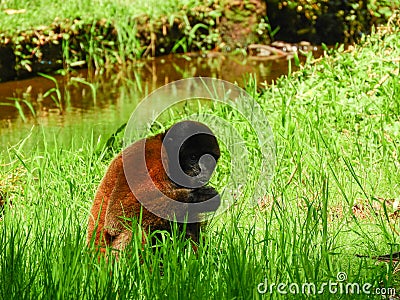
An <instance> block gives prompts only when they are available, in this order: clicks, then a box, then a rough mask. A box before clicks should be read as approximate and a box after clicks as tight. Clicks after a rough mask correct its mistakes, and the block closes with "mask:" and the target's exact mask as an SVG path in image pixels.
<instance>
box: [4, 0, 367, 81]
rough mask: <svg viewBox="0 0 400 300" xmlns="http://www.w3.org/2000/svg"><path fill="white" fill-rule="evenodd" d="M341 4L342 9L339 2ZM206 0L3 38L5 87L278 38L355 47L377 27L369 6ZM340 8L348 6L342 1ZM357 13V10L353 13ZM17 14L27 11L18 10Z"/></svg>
mask: <svg viewBox="0 0 400 300" xmlns="http://www.w3.org/2000/svg"><path fill="white" fill-rule="evenodd" d="M339 2H340V3H339ZM339 2H338V1H324V2H318V1H313V0H311V1H310V0H292V1H283V2H282V1H276V0H235V1H227V0H221V1H207V2H205V3H204V4H202V5H200V6H196V7H183V8H181V9H180V10H179V11H177V12H176V13H174V15H173V16H172V17H171V16H164V17H160V18H158V19H152V18H151V17H149V16H146V15H141V16H140V17H136V18H130V17H128V19H127V21H126V22H124V23H121V22H120V23H118V22H116V21H113V20H111V19H102V20H97V21H94V22H93V21H88V20H83V19H80V18H75V19H72V20H69V19H65V20H60V19H56V20H54V21H53V23H52V24H49V25H48V26H42V27H39V28H33V29H29V30H25V31H24V32H20V33H19V34H18V35H17V36H8V35H7V33H4V32H3V33H2V32H0V82H2V81H8V80H13V79H21V78H25V77H29V76H31V75H34V74H37V73H39V72H44V73H45V72H51V71H54V70H57V69H62V68H63V69H66V70H68V69H70V68H75V67H81V66H88V67H94V68H99V67H105V66H109V65H114V64H123V63H124V62H126V61H132V60H136V59H137V58H141V57H145V56H160V55H165V54H168V53H182V52H185V53H186V52H194V51H209V50H215V51H223V52H229V51H232V50H235V49H241V50H242V51H243V50H248V49H247V47H248V45H250V44H264V45H269V44H270V43H271V42H272V40H273V39H274V38H275V39H276V38H278V39H282V40H286V41H290V42H300V41H303V40H307V41H311V42H312V43H313V44H315V43H322V42H324V43H326V44H333V43H336V42H344V43H349V42H354V41H355V40H356V38H357V37H359V36H360V35H361V34H362V33H368V31H369V28H370V26H371V23H372V21H373V20H372V18H371V14H372V13H373V12H371V9H370V8H369V7H367V1H366V0H349V1H346V3H344V2H343V1H339ZM342 2H343V3H342ZM355 7H356V8H355ZM16 13H23V11H22V12H16Z"/></svg>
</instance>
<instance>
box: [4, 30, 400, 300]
mask: <svg viewBox="0 0 400 300" xmlns="http://www.w3.org/2000/svg"><path fill="white" fill-rule="evenodd" d="M388 29H391V30H394V29H395V28H388ZM399 57H400V32H399V30H398V28H397V29H395V30H394V31H393V32H389V31H382V32H380V33H378V34H373V35H372V37H370V38H366V39H365V41H363V46H357V47H356V49H355V50H353V51H349V52H346V53H344V52H343V51H341V50H340V49H339V51H337V52H335V51H332V53H331V55H330V56H328V57H325V58H323V59H320V60H318V61H317V62H315V63H311V62H309V63H308V64H307V65H306V66H305V67H303V68H302V69H301V70H300V71H299V72H297V73H295V74H292V75H290V76H288V77H283V78H281V79H279V80H277V82H276V83H275V84H273V85H272V86H269V87H267V88H266V89H265V90H263V91H262V92H258V91H257V90H255V85H254V82H252V81H250V82H249V85H248V88H247V89H248V92H249V93H250V94H252V95H254V96H255V98H256V100H257V102H258V103H259V104H260V105H261V106H262V107H263V109H264V110H265V112H266V114H267V115H268V120H269V122H270V125H271V127H272V130H273V133H274V137H275V143H276V152H277V159H276V168H275V176H274V178H273V180H272V183H271V185H270V187H269V190H268V193H267V194H265V195H264V197H263V198H262V199H253V198H252V196H251V195H252V193H253V192H254V190H255V189H257V188H263V187H258V186H255V185H254V183H255V181H256V180H257V179H258V177H259V176H262V175H263V174H260V173H259V170H258V162H259V160H260V157H259V156H257V153H259V152H257V144H256V140H255V137H254V136H253V135H252V133H251V131H248V127H249V126H250V125H251V124H250V125H249V124H247V125H246V124H244V121H245V120H243V117H242V116H240V115H238V114H237V113H235V112H233V111H232V110H230V109H229V108H226V107H221V106H218V105H217V106H216V107H215V108H214V110H213V111H214V112H213V113H214V114H216V115H218V116H220V117H225V118H227V119H228V120H229V121H230V122H231V123H232V124H233V126H234V127H235V128H236V129H237V130H238V132H240V133H241V134H243V135H245V134H247V137H246V138H245V141H244V142H245V145H246V148H247V149H248V151H249V153H250V154H252V155H251V156H254V157H253V158H254V159H253V160H250V163H249V164H248V168H249V172H248V173H247V174H242V175H243V176H247V177H246V178H247V183H246V185H245V186H244V187H241V188H240V189H239V187H238V189H237V190H232V191H229V190H228V191H225V193H224V197H226V198H234V199H236V198H237V197H238V198H237V201H236V203H235V205H233V207H231V209H230V210H229V211H228V212H226V213H224V214H222V215H220V216H218V217H217V218H216V219H214V220H212V222H211V223H210V225H209V226H208V227H207V228H206V230H205V233H204V241H202V243H201V244H200V245H199V252H198V254H197V255H195V254H194V253H193V252H192V251H191V247H190V245H189V244H188V243H187V241H184V240H182V239H179V237H177V236H176V235H172V236H169V235H167V234H165V235H164V239H163V240H162V241H160V243H159V246H158V247H157V249H156V250H153V249H150V247H149V246H148V245H147V246H145V247H144V248H143V250H142V245H141V243H140V240H138V239H134V240H133V242H132V245H130V246H129V247H128V249H127V250H126V252H125V253H123V254H122V255H121V258H120V260H119V261H117V262H116V261H112V260H110V261H109V262H108V263H106V262H104V261H102V260H100V261H99V260H98V257H97V255H96V254H95V253H94V254H93V251H91V249H88V247H87V246H86V244H85V235H86V232H85V230H86V223H87V216H88V213H89V209H90V206H91V201H92V199H93V196H94V192H95V189H96V186H97V185H98V183H99V181H100V179H101V177H102V175H103V174H104V172H105V170H106V167H107V165H108V162H109V158H107V159H104V158H105V155H106V153H105V152H101V151H99V149H102V143H103V142H102V141H101V139H99V137H98V133H97V131H96V128H95V127H96V126H98V125H97V123H96V122H94V123H93V124H95V125H93V127H90V126H88V125H87V124H85V125H82V124H76V127H75V130H76V134H75V135H72V136H71V135H69V134H67V133H65V132H64V131H58V132H56V133H55V132H54V128H53V127H49V126H45V125H43V126H39V127H37V128H36V129H33V131H32V133H31V135H30V136H27V138H26V141H21V142H20V143H18V144H16V145H15V146H12V145H9V146H3V147H2V149H1V154H2V155H1V156H0V157H1V158H0V164H1V165H2V168H1V177H0V178H1V186H0V189H1V192H2V193H4V194H6V195H7V196H6V197H7V198H6V200H7V201H12V205H10V206H8V205H6V208H5V212H4V216H3V218H2V220H1V221H0V281H1V283H2V284H1V285H0V298H2V299H10V298H14V299H28V298H29V299H36V298H40V299H63V298H65V299H92V298H94V299H114V298H118V299H142V298H144V299H253V298H254V299H259V298H273V299H286V298H287V296H288V295H286V296H285V295H280V294H279V293H277V292H276V287H275V292H274V293H273V294H272V296H271V295H270V294H269V293H267V294H266V295H264V296H262V295H260V294H259V293H258V291H257V286H258V285H259V284H260V283H264V282H265V281H266V282H267V283H268V284H271V283H276V284H278V283H287V284H289V283H297V284H299V285H300V286H301V284H303V283H314V284H315V285H316V286H317V287H320V286H321V285H322V284H323V283H328V282H329V281H332V282H337V278H336V277H337V274H338V273H339V272H345V273H346V274H347V281H345V282H344V283H359V284H361V285H362V284H364V283H369V284H371V285H372V286H373V287H374V288H376V287H386V288H388V287H392V288H396V289H397V293H400V289H399V288H400V278H399V271H398V270H399V265H398V264H397V265H396V264H394V263H385V262H378V263H377V262H376V260H374V259H369V258H360V257H356V254H361V255H367V256H374V255H382V254H386V253H390V252H391V251H393V252H395V251H400V237H399V232H400V226H399V219H398V217H397V219H396V213H394V211H393V208H392V207H391V206H390V204H389V203H386V202H385V201H383V199H386V200H390V199H399V197H400V172H399V168H400V161H399V149H400V147H399V140H400V138H399V134H400V117H399V116H400V97H399V95H400V81H399V79H398V78H399V76H398V72H399V71H398V70H399V68H400V62H399ZM310 60H311V59H310ZM121 94H122V96H121V97H128V96H129V95H125V94H124V93H123V92H122V93H121ZM208 111H209V110H208V108H207V107H206V108H201V109H200V112H201V113H205V112H208ZM188 113H190V111H188ZM183 114H184V113H183ZM102 117H104V119H105V122H106V121H108V120H106V116H102ZM182 117H184V115H178V114H175V115H173V114H171V118H170V119H169V122H170V123H172V122H173V121H174V120H175V119H179V118H182ZM98 121H99V120H97V122H98ZM118 121H119V122H120V121H121V120H120V119H118ZM118 124H119V123H118ZM167 125H169V124H165V126H167ZM70 126H72V125H70ZM246 126H247V127H246ZM118 127H119V125H117V122H116V125H115V127H114V130H116V129H117V128H118ZM108 130H110V129H108ZM78 134H79V135H78ZM78 136H79V137H78ZM60 140H61V142H60ZM3 144H4V143H3ZM222 154H223V155H222V158H221V161H220V162H219V165H218V169H217V172H216V174H215V176H214V178H213V185H214V186H216V188H217V190H220V191H221V190H223V189H224V185H225V183H226V181H227V180H229V178H230V172H235V170H230V169H229V155H230V154H229V153H227V149H226V148H225V147H223V153H222ZM251 200H256V201H258V202H259V203H260V205H259V206H253V205H251V204H250V201H251ZM355 204H356V205H357V206H354V205H355ZM353 210H354V211H353ZM397 213H398V211H397ZM133 228H134V230H135V232H136V230H137V227H136V225H133ZM395 268H397V269H396V270H397V273H396V270H395ZM373 290H375V289H373ZM325 291H326V292H325V293H324V294H322V295H317V296H314V298H316V299H349V298H352V299H354V298H360V299H367V298H371V299H375V298H376V299H380V298H381V297H379V296H374V295H369V296H368V295H358V296H357V295H353V296H352V297H350V296H349V295H345V294H340V293H336V294H335V295H331V294H329V292H328V290H327V288H326V289H325ZM289 296H290V297H291V298H296V299H305V298H307V297H306V295H303V294H297V295H289Z"/></svg>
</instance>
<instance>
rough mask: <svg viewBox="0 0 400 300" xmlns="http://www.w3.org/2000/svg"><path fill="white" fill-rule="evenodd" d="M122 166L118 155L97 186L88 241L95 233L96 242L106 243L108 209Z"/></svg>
mask: <svg viewBox="0 0 400 300" xmlns="http://www.w3.org/2000/svg"><path fill="white" fill-rule="evenodd" d="M120 168H121V156H120V155H119V156H117V157H116V158H115V159H114V160H113V161H112V162H111V163H110V166H109V167H108V169H107V172H106V174H105V175H104V177H103V179H102V180H101V182H100V185H99V187H98V188H97V191H96V194H95V198H94V201H93V205H92V208H91V211H90V215H89V220H88V232H87V243H88V244H90V243H91V241H92V239H93V234H95V240H94V242H95V244H96V245H100V244H104V242H105V241H104V237H103V238H101V235H102V232H103V227H104V222H105V215H106V209H107V206H108V203H109V199H110V196H111V193H112V192H113V191H114V189H115V184H116V181H117V178H118V174H119V173H120Z"/></svg>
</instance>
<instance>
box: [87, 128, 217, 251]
mask: <svg viewBox="0 0 400 300" xmlns="http://www.w3.org/2000/svg"><path fill="white" fill-rule="evenodd" d="M164 135H165V134H158V135H156V136H154V137H151V138H147V139H143V140H140V141H138V142H136V143H134V144H132V145H131V146H129V147H128V148H126V149H125V150H124V155H122V153H120V154H119V155H118V156H117V157H116V158H114V160H113V161H112V162H111V164H110V166H109V168H108V170H107V172H106V174H105V176H104V177H103V179H102V181H101V183H100V185H99V187H98V189H97V192H96V195H95V199H94V202H93V206H92V208H91V213H90V217H89V222H88V235H87V242H88V243H89V244H90V243H91V241H92V239H94V243H95V245H97V246H100V249H101V251H102V252H104V251H105V247H107V246H111V247H112V248H114V249H119V250H122V249H124V247H125V246H126V245H127V244H128V243H129V242H130V240H131V237H132V230H131V228H130V227H129V221H127V220H126V219H127V218H137V219H139V216H140V213H141V225H142V228H143V231H144V236H142V239H143V241H145V235H146V233H147V232H148V230H149V229H151V230H152V231H154V230H167V231H170V232H171V222H170V221H168V220H166V219H163V218H160V217H158V216H156V215H154V214H153V213H151V212H150V211H148V210H147V209H146V208H144V207H143V206H142V204H141V203H140V202H139V201H138V200H137V199H136V197H135V196H134V195H133V193H132V192H131V189H130V187H129V185H128V182H127V179H126V177H125V176H127V177H128V176H136V177H135V178H136V181H137V182H139V184H136V185H135V186H134V188H135V195H140V197H139V198H140V199H145V200H146V201H151V203H152V205H155V206H157V207H158V208H162V209H163V210H164V211H168V210H172V209H173V207H171V204H170V203H169V202H168V201H167V197H169V198H171V199H174V200H177V201H179V202H185V203H188V202H191V201H192V202H193V199H194V201H195V202H196V199H200V198H203V200H197V201H199V202H200V201H204V197H202V196H196V194H195V196H194V198H193V193H196V192H194V190H193V189H189V188H183V187H179V186H177V185H175V184H174V183H173V182H172V181H171V180H170V179H169V178H168V176H167V174H166V172H165V170H164V167H163V164H162V159H163V158H162V155H166V154H165V152H162V151H161V149H162V147H163V146H162V141H163V138H164ZM144 143H145V147H146V150H145V152H146V165H147V169H148V170H146V169H145V168H143V170H141V169H138V168H136V167H135V168H129V170H124V168H123V159H124V163H125V165H129V166H138V165H140V163H139V160H140V157H139V156H140V155H137V153H140V149H141V148H140V147H143V146H144ZM215 143H216V142H215ZM212 146H214V148H215V147H216V148H217V150H218V155H219V148H218V144H216V145H212ZM125 172H131V173H132V174H129V173H128V174H125ZM147 172H148V174H149V175H150V178H151V180H149V179H150V178H148V177H146V176H145V174H146V173H147ZM128 178H131V177H128ZM206 189H208V190H209V189H212V188H210V187H207V188H206ZM158 190H160V191H162V192H163V194H164V195H165V196H160V194H159V193H158ZM200 190H201V189H200ZM212 190H213V191H214V192H215V190H214V189H212ZM215 193H216V192H215ZM218 205H219V202H218ZM163 206H164V207H163ZM215 209H216V208H215ZM213 210H214V209H213ZM180 225H182V224H180ZM199 228H200V222H198V223H190V224H187V226H186V236H187V237H188V238H191V239H192V240H194V241H195V242H197V241H198V235H199Z"/></svg>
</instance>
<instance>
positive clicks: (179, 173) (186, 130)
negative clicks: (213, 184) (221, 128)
mask: <svg viewBox="0 0 400 300" xmlns="http://www.w3.org/2000/svg"><path fill="white" fill-rule="evenodd" d="M163 144H164V147H165V149H166V151H167V155H168V164H167V165H168V167H167V170H166V171H167V174H168V176H169V178H170V179H171V180H172V181H173V182H174V183H176V184H177V185H179V186H184V187H187V188H192V189H194V188H200V187H202V186H204V185H206V184H207V182H208V181H209V180H210V177H211V175H212V173H213V171H214V169H215V166H216V164H217V160H218V158H219V157H220V150H219V146H218V142H217V139H216V138H215V136H214V135H213V133H212V132H211V130H210V129H209V128H208V127H207V126H205V125H204V124H201V123H198V122H193V121H184V122H179V123H177V124H175V125H174V126H172V127H171V128H170V129H169V130H168V131H167V132H166V134H165V137H164V140H163Z"/></svg>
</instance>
